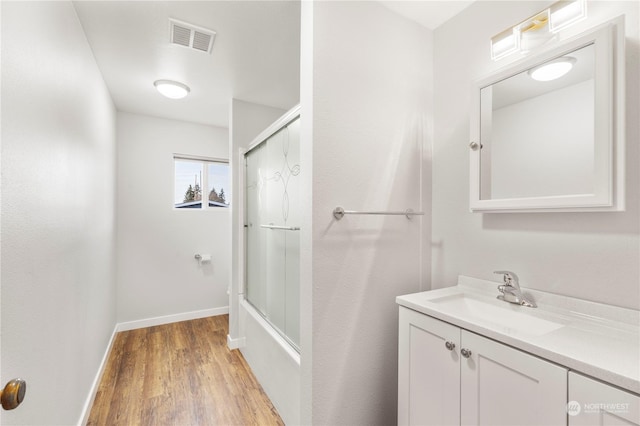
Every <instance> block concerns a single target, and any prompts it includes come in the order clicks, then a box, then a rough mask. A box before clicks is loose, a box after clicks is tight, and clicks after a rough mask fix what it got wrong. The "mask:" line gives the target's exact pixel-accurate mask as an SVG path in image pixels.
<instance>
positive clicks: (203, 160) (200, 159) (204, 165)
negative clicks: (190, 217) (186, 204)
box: [173, 153, 231, 211]
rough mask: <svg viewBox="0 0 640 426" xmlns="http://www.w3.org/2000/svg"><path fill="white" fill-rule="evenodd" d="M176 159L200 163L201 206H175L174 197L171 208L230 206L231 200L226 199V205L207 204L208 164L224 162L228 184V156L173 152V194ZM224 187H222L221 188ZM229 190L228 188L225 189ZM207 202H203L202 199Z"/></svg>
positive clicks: (223, 209) (174, 189)
mask: <svg viewBox="0 0 640 426" xmlns="http://www.w3.org/2000/svg"><path fill="white" fill-rule="evenodd" d="M176 161H191V162H194V163H200V166H201V170H202V182H201V183H200V184H201V188H202V198H203V200H201V206H200V207H199V208H180V207H176V202H175V199H174V201H173V210H181V211H221V210H222V211H227V209H229V208H230V207H231V200H228V201H227V205H226V207H222V206H219V207H210V206H209V202H208V201H209V170H208V165H209V164H211V163H219V164H226V165H227V167H228V168H229V184H231V173H230V167H231V165H230V162H229V159H228V158H219V157H206V156H202V155H190V154H177V153H174V154H173V193H174V195H175V191H176ZM222 189H224V188H222ZM227 191H229V189H227ZM205 200H206V201H207V202H204V201H205Z"/></svg>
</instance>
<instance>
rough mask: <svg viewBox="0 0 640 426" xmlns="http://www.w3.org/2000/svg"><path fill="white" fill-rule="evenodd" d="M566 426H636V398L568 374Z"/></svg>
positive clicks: (639, 412)
mask: <svg viewBox="0 0 640 426" xmlns="http://www.w3.org/2000/svg"><path fill="white" fill-rule="evenodd" d="M567 411H568V413H569V425H570V426H586V425H589V426H592V425H593V426H595V425H601V426H613V425H625V426H629V425H640V396H638V395H635V394H632V393H630V392H626V391H623V390H621V389H618V388H616V387H613V386H611V385H608V384H606V383H603V382H599V381H597V380H594V379H590V378H588V377H585V376H583V375H581V374H577V373H574V372H573V371H571V372H570V373H569V404H568V405H567Z"/></svg>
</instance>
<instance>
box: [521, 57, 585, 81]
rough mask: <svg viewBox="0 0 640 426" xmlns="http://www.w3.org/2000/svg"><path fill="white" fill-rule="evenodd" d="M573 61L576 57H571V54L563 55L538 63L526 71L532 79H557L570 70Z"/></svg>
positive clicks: (574, 61)
mask: <svg viewBox="0 0 640 426" xmlns="http://www.w3.org/2000/svg"><path fill="white" fill-rule="evenodd" d="M575 63H576V58H572V57H571V56H563V57H561V58H557V59H554V60H552V61H549V62H546V63H544V64H542V65H538V66H537V67H535V68H531V69H530V70H529V71H528V73H529V75H530V76H531V78H532V79H534V80H537V81H551V80H555V79H558V78H560V77H562V76H563V75H565V74H566V73H568V72H569V71H571V68H573V64H575Z"/></svg>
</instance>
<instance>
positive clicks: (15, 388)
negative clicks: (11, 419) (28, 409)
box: [0, 379, 27, 410]
mask: <svg viewBox="0 0 640 426" xmlns="http://www.w3.org/2000/svg"><path fill="white" fill-rule="evenodd" d="M26 391H27V382H25V381H24V380H22V379H13V380H11V381H10V382H9V383H7V384H6V385H5V387H4V389H3V390H2V391H1V392H0V402H2V408H4V409H5V410H13V409H14V408H16V407H17V406H18V405H20V403H21V402H22V400H23V399H24V394H25V392H26Z"/></svg>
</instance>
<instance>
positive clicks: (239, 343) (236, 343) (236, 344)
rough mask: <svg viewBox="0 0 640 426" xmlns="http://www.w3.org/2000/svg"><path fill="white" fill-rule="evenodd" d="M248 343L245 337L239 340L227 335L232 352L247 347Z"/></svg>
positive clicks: (228, 345)
mask: <svg viewBox="0 0 640 426" xmlns="http://www.w3.org/2000/svg"><path fill="white" fill-rule="evenodd" d="M246 343H247V341H246V339H245V338H244V337H238V338H237V339H232V338H231V336H229V335H228V334H227V347H228V348H229V349H231V350H233V349H239V348H243V347H244V346H245V345H246Z"/></svg>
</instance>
